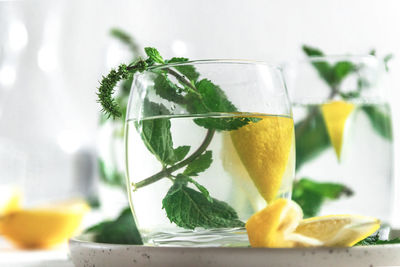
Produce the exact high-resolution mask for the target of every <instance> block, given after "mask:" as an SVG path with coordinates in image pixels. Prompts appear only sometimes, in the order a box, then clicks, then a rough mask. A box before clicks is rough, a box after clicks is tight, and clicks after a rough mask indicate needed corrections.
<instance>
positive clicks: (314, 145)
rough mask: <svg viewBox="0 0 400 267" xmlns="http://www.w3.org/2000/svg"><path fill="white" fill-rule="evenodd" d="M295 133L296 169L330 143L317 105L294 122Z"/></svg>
mask: <svg viewBox="0 0 400 267" xmlns="http://www.w3.org/2000/svg"><path fill="white" fill-rule="evenodd" d="M295 134H296V169H297V170H299V169H300V168H301V166H302V165H303V164H304V163H306V162H308V161H310V160H312V159H314V158H316V157H317V156H318V155H320V154H321V153H322V152H323V151H324V150H325V149H327V148H329V147H330V145H331V141H330V139H329V135H328V132H327V131H326V127H325V122H324V118H323V117H322V114H321V111H320V109H319V107H316V106H315V107H312V108H311V109H310V110H309V112H308V115H307V116H306V118H305V119H303V120H302V121H300V122H298V123H296V125H295Z"/></svg>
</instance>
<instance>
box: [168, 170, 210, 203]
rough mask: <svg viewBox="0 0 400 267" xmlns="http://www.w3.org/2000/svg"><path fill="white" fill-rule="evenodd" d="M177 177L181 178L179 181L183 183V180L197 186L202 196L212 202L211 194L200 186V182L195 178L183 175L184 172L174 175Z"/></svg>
mask: <svg viewBox="0 0 400 267" xmlns="http://www.w3.org/2000/svg"><path fill="white" fill-rule="evenodd" d="M176 178H177V179H181V181H183V183H184V184H185V185H186V183H185V181H187V182H189V183H192V184H193V185H194V186H196V187H197V189H199V191H200V192H201V193H202V194H203V196H204V197H205V198H207V200H208V201H210V202H213V200H212V198H211V196H210V192H208V190H207V188H205V187H204V186H202V185H201V184H199V183H198V182H197V181H196V180H194V179H192V178H191V177H189V176H187V175H184V174H178V175H177V176H176Z"/></svg>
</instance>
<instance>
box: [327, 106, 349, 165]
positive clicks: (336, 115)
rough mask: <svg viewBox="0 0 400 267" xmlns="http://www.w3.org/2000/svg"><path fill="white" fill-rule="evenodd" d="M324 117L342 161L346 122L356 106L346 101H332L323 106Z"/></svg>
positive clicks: (337, 154) (332, 141)
mask: <svg viewBox="0 0 400 267" xmlns="http://www.w3.org/2000/svg"><path fill="white" fill-rule="evenodd" d="M321 110H322V116H323V117H324V121H325V125H326V128H327V130H328V134H329V138H330V140H331V143H332V145H333V148H334V149H335V152H336V156H337V159H338V160H340V155H341V152H342V145H343V133H344V128H345V125H346V121H347V119H348V117H349V116H350V114H351V112H352V111H353V110H354V104H352V103H348V102H345V101H332V102H329V103H325V104H323V105H322V106H321Z"/></svg>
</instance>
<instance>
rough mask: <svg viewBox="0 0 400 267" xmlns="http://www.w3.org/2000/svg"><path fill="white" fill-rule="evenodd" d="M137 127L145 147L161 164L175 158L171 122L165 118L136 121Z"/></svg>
mask: <svg viewBox="0 0 400 267" xmlns="http://www.w3.org/2000/svg"><path fill="white" fill-rule="evenodd" d="M137 129H138V131H139V133H140V136H141V137H142V140H143V142H144V144H145V146H146V147H147V149H148V150H149V151H150V152H151V153H152V154H153V155H154V156H156V158H157V159H158V160H159V161H160V162H161V163H163V164H167V163H168V162H171V160H172V159H175V151H174V149H173V143H172V137H171V122H170V120H168V119H165V118H159V119H148V120H142V121H139V122H138V125H137Z"/></svg>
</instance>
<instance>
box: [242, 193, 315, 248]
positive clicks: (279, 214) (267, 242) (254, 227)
mask: <svg viewBox="0 0 400 267" xmlns="http://www.w3.org/2000/svg"><path fill="white" fill-rule="evenodd" d="M302 218H303V211H302V210H301V208H300V206H299V205H297V204H296V202H294V201H291V200H287V199H283V198H280V199H277V200H276V201H274V202H273V203H272V204H270V205H268V206H267V207H266V208H264V209H263V210H261V211H259V212H257V213H255V214H254V215H253V216H252V217H250V219H249V220H248V221H247V223H246V230H247V234H248V237H249V241H250V245H251V246H252V247H269V248H285V247H289V248H290V247H294V246H296V245H297V244H298V243H302V244H307V245H315V246H316V245H321V242H320V241H318V240H317V239H314V238H308V237H304V236H301V235H299V234H296V233H295V230H296V228H297V226H298V225H299V223H300V221H301V220H302Z"/></svg>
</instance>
